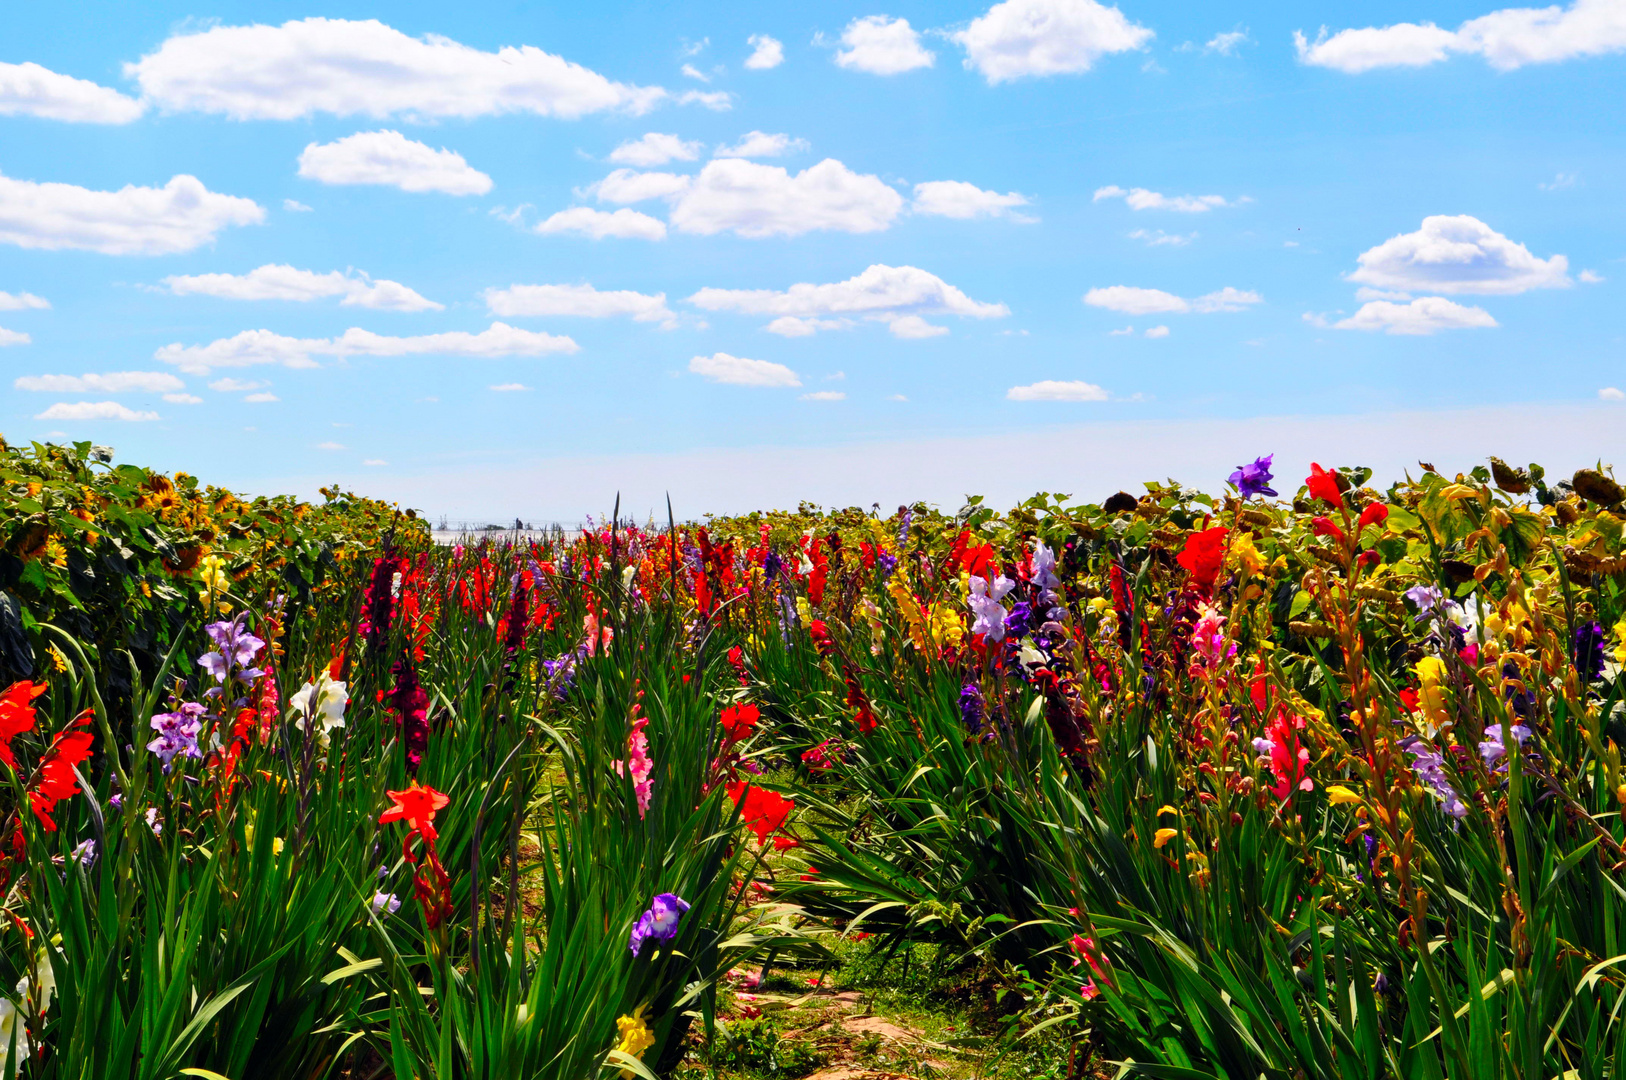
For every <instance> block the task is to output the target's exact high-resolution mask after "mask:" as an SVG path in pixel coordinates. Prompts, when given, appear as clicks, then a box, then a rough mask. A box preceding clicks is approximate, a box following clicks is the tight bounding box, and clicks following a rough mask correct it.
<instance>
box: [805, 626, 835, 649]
mask: <svg viewBox="0 0 1626 1080" xmlns="http://www.w3.org/2000/svg"><path fill="white" fill-rule="evenodd" d="M807 631H808V633H809V634H811V635H812V637H813V648H814V650H815V651H816V652H817V653H818V654H819V655H820V656H829V655H830V653H831V651H832V650H834V649H835V643H834V642H833V641H831V640H830V628H829V627H827V626H825V625H824V620H823V619H814V620H812V621H811V622H810V623H809V624H808V628H807Z"/></svg>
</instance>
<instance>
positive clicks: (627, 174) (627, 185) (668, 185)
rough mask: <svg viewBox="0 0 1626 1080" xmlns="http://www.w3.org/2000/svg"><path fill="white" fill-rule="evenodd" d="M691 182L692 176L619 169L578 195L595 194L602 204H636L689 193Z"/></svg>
mask: <svg viewBox="0 0 1626 1080" xmlns="http://www.w3.org/2000/svg"><path fill="white" fill-rule="evenodd" d="M690 183H691V181H690V178H689V177H687V176H683V175H681V174H679V173H669V172H639V171H637V170H636V169H617V170H615V171H614V172H612V173H611V174H610V175H609V176H606V177H605V178H604V179H602V180H600V181H598V182H596V183H593V184H589V185H588V186H587V187H586V188H584V189H582V190H580V191H578V192H577V193H576V194H577V195H578V196H582V197H586V196H588V195H592V196H594V197H595V198H597V199H598V201H599V202H610V203H635V202H644V201H646V200H648V199H670V198H672V197H673V196H675V195H681V194H682V193H683V192H685V191H687V190H688V189H689V184H690Z"/></svg>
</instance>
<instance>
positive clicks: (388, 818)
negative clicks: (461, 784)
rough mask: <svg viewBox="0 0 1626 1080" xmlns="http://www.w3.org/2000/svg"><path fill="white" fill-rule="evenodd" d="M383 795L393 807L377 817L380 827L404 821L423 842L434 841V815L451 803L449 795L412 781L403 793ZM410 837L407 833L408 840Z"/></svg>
mask: <svg viewBox="0 0 1626 1080" xmlns="http://www.w3.org/2000/svg"><path fill="white" fill-rule="evenodd" d="M385 794H386V795H388V796H389V797H390V799H391V800H393V801H394V804H395V805H393V806H391V807H390V808H389V809H388V810H386V811H384V812H383V813H382V814H380V815H379V816H378V823H379V824H380V825H387V824H389V823H390V822H392V821H405V822H406V823H407V825H408V826H409V827H410V828H411V829H412V832H415V833H417V834H418V835H419V836H422V837H423V838H424V839H425V840H428V841H431V842H433V841H434V839H435V837H436V836H438V835H439V834H438V833H436V832H435V814H436V813H437V812H438V811H440V810H443V809H445V808H446V807H447V806H448V805H449V804H450V803H451V801H452V797H451V796H450V795H443V794H441V793H440V792H438V791H436V790H435V789H434V788H432V787H429V786H428V785H426V784H419V783H418V782H417V781H416V780H414V781H412V785H411V786H410V787H408V788H407V789H406V790H405V791H388V792H385ZM410 837H411V834H410V833H409V834H408V838H409V839H410Z"/></svg>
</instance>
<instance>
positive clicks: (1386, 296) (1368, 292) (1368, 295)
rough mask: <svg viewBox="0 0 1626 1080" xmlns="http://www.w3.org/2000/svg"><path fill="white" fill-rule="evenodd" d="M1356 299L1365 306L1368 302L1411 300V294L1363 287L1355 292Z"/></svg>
mask: <svg viewBox="0 0 1626 1080" xmlns="http://www.w3.org/2000/svg"><path fill="white" fill-rule="evenodd" d="M1355 299H1357V300H1359V301H1360V302H1361V303H1363V304H1364V303H1366V302H1367V301H1368V300H1410V299H1411V293H1409V292H1400V291H1398V290H1393V289H1374V288H1372V287H1371V286H1370V285H1362V286H1361V287H1360V288H1358V289H1356V290H1355Z"/></svg>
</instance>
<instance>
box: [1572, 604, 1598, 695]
mask: <svg viewBox="0 0 1626 1080" xmlns="http://www.w3.org/2000/svg"><path fill="white" fill-rule="evenodd" d="M1575 671H1576V674H1578V675H1580V676H1581V681H1582V682H1589V683H1590V682H1597V681H1598V680H1599V679H1601V678H1603V627H1602V626H1600V625H1598V621H1597V620H1596V619H1594V620H1592V621H1591V622H1584V623H1582V624H1581V625H1580V626H1577V627H1576V628H1575Z"/></svg>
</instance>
